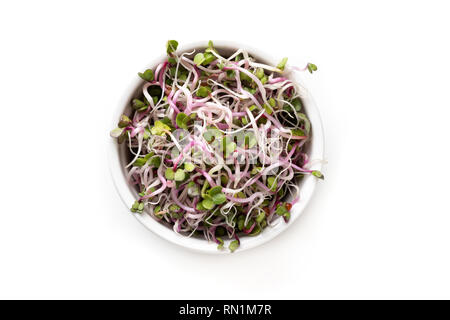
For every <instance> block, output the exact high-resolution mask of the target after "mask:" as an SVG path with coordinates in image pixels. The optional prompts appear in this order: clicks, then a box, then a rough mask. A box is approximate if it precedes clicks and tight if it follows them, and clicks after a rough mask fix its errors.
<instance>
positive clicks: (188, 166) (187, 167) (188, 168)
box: [184, 162, 195, 172]
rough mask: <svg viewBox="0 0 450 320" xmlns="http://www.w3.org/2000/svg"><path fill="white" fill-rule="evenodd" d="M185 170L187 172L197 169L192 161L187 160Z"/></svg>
mask: <svg viewBox="0 0 450 320" xmlns="http://www.w3.org/2000/svg"><path fill="white" fill-rule="evenodd" d="M184 170H185V171H187V172H192V171H194V170H195V166H194V164H192V163H190V162H185V163H184Z"/></svg>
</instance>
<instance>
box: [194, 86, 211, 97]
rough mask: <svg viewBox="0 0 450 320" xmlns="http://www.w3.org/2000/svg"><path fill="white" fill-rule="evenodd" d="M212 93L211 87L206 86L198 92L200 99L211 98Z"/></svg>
mask: <svg viewBox="0 0 450 320" xmlns="http://www.w3.org/2000/svg"><path fill="white" fill-rule="evenodd" d="M210 93H211V88H210V87H206V86H201V87H200V88H199V89H198V90H197V96H198V97H202V98H206V97H207V96H209V95H210Z"/></svg>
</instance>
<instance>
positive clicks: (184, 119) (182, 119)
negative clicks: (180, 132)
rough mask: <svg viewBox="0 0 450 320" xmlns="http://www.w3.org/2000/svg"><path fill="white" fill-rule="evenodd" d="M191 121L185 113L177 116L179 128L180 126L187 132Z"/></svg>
mask: <svg viewBox="0 0 450 320" xmlns="http://www.w3.org/2000/svg"><path fill="white" fill-rule="evenodd" d="M189 120H190V118H189V117H188V116H187V115H186V114H185V113H183V112H180V113H179V114H177V118H176V123H177V126H179V127H180V128H181V129H185V130H187V128H188V125H187V124H188V121H189Z"/></svg>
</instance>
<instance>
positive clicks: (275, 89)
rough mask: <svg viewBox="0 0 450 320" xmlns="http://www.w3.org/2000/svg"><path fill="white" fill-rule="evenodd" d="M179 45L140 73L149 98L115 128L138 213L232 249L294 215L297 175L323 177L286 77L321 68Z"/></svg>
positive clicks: (136, 102)
mask: <svg viewBox="0 0 450 320" xmlns="http://www.w3.org/2000/svg"><path fill="white" fill-rule="evenodd" d="M177 47H178V42H177V41H175V40H170V41H168V42H167V58H166V59H165V60H164V61H163V62H161V63H160V64H159V65H157V66H156V68H155V69H148V70H145V71H144V72H142V73H139V74H138V75H139V76H140V77H141V78H142V79H143V80H144V84H143V86H142V94H140V95H139V96H137V97H136V98H135V99H133V100H132V101H131V107H132V108H131V110H132V112H131V113H130V114H128V115H125V114H124V115H122V116H121V118H120V121H119V123H118V127H117V128H116V129H114V130H112V131H111V136H112V137H114V138H117V139H118V142H119V143H124V144H126V146H127V149H128V150H129V158H130V159H129V160H130V161H129V163H128V164H127V165H126V169H127V179H128V181H129V183H130V184H132V185H134V186H136V188H137V190H138V192H139V198H138V200H136V202H135V203H133V204H132V206H131V211H132V212H134V213H137V214H143V213H144V212H146V213H148V214H150V215H151V216H153V217H154V218H156V219H158V220H162V221H165V223H166V224H169V225H171V226H172V227H173V230H174V231H175V232H177V233H180V234H183V235H186V236H193V235H195V236H202V237H204V238H206V239H207V240H210V241H214V242H215V243H217V245H218V249H223V248H224V246H225V242H227V246H228V248H229V250H230V251H232V252H233V251H234V250H236V249H237V248H238V247H239V244H240V240H239V237H240V236H242V235H247V236H256V235H258V234H260V233H261V232H262V230H263V229H264V228H266V227H267V226H271V225H273V224H274V223H279V219H277V218H280V217H282V218H283V219H284V221H285V222H288V221H289V218H290V215H291V213H290V210H291V208H292V206H293V204H294V203H295V202H297V201H298V199H299V188H298V181H299V179H301V178H302V177H304V176H305V175H314V176H315V177H317V178H321V179H323V175H322V173H321V172H320V171H317V170H310V169H309V168H310V165H311V161H310V159H309V158H308V155H307V153H306V152H305V147H306V145H305V144H306V143H307V142H308V138H309V137H310V134H311V124H310V121H309V120H308V117H307V116H306V114H305V113H303V106H302V100H301V88H300V87H299V86H298V84H296V83H295V82H293V81H291V80H290V79H289V78H288V77H287V76H286V74H288V73H289V72H291V70H297V71H309V72H310V73H313V72H314V71H316V70H317V67H316V66H315V65H314V64H312V63H308V64H307V65H306V67H305V68H302V69H300V68H295V67H290V68H288V67H287V66H286V63H287V58H284V59H282V60H281V62H280V63H279V64H278V65H277V66H269V65H266V64H263V63H260V62H258V61H256V60H255V59H254V58H252V57H251V56H249V54H248V53H247V52H246V51H244V50H241V49H240V50H237V51H236V52H234V53H233V54H232V55H230V56H228V57H223V56H221V55H220V54H219V52H218V51H217V50H216V49H215V48H214V45H213V43H212V42H211V41H210V42H209V43H208V46H207V47H206V48H205V49H204V50H202V52H196V51H192V52H183V53H178V52H177ZM285 69H286V70H285ZM286 199H290V202H286Z"/></svg>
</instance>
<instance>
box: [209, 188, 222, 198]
mask: <svg viewBox="0 0 450 320" xmlns="http://www.w3.org/2000/svg"><path fill="white" fill-rule="evenodd" d="M221 192H222V187H221V186H215V187H213V188H211V189H209V190H208V194H209V195H210V196H213V195H215V194H218V193H221Z"/></svg>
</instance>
